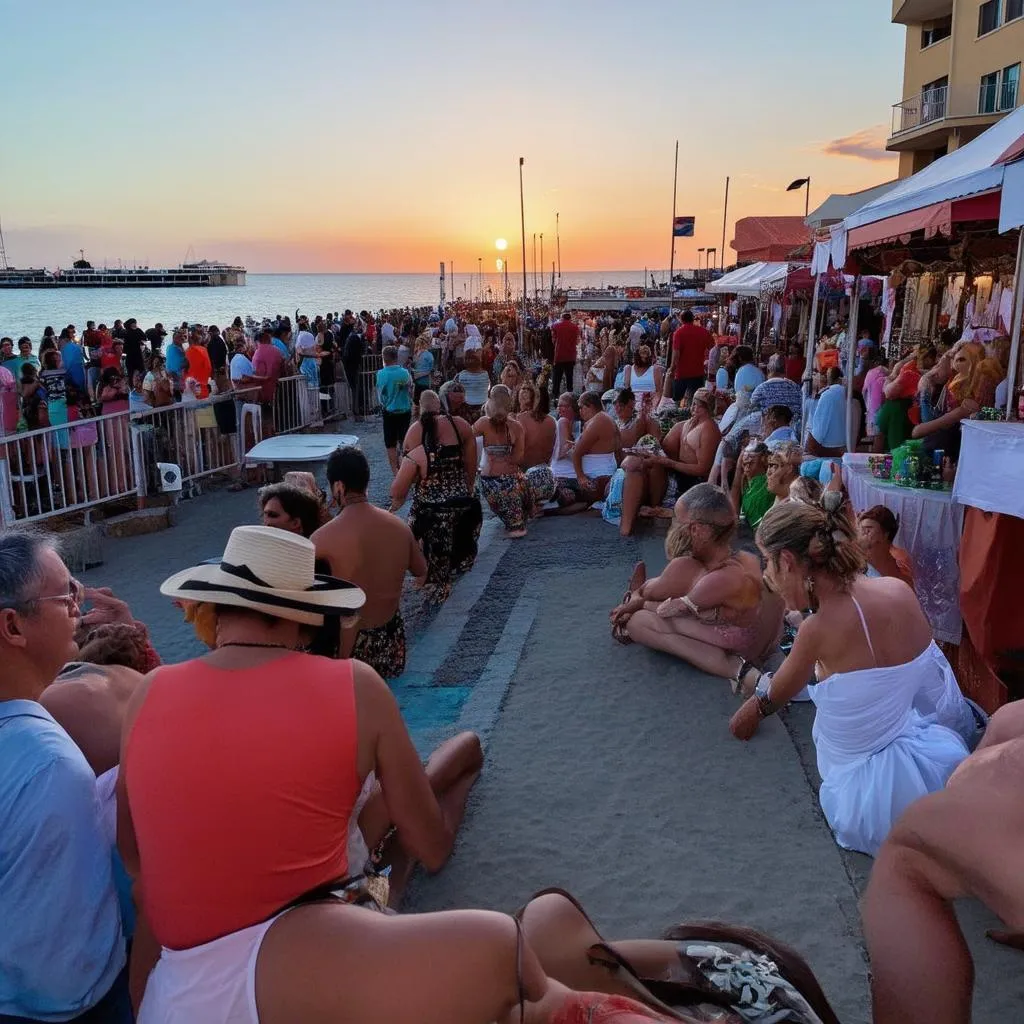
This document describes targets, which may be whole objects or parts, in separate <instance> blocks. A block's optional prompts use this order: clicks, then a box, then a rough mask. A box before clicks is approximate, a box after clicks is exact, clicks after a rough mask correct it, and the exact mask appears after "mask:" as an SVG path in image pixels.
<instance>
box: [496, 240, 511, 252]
mask: <svg viewBox="0 0 1024 1024" xmlns="http://www.w3.org/2000/svg"><path fill="white" fill-rule="evenodd" d="M494 248H495V249H497V250H498V252H504V251H505V250H506V249H507V248H508V242H506V241H505V239H504V238H496V239H495V240H494Z"/></svg>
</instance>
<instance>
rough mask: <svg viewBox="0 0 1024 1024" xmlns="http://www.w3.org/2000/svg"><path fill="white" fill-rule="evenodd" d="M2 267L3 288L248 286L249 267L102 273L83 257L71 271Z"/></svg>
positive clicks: (209, 264) (211, 264)
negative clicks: (247, 274) (246, 280)
mask: <svg viewBox="0 0 1024 1024" xmlns="http://www.w3.org/2000/svg"><path fill="white" fill-rule="evenodd" d="M5 264H6V261H4V265H0V288H217V287H222V286H225V285H244V284H245V273H246V271H245V267H234V266H231V265H229V264H227V263H219V262H217V261H211V260H200V261H199V262H198V263H183V264H182V265H181V266H180V267H174V268H171V269H168V270H150V268H149V267H127V268H118V269H116V270H112V269H109V268H106V267H104V268H103V269H102V270H99V269H97V268H95V267H93V266H92V264H91V263H89V262H88V260H86V259H85V258H84V256H83V258H82V259H78V260H75V262H74V264H73V265H72V267H71V269H70V270H60V269H58V270H54V271H50V270H45V269H43V268H41V267H28V268H18V267H8V266H6V265H5Z"/></svg>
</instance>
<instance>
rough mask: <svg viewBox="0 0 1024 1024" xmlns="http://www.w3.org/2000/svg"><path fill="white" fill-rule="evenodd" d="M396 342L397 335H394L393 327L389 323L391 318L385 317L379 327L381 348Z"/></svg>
mask: <svg viewBox="0 0 1024 1024" xmlns="http://www.w3.org/2000/svg"><path fill="white" fill-rule="evenodd" d="M397 340H398V335H397V334H396V333H395V325H394V324H393V323H392V322H391V317H390V316H387V315H385V317H384V322H383V323H382V324H381V325H380V343H381V347H382V348H387V347H388V345H394V344H395V342H396V341H397Z"/></svg>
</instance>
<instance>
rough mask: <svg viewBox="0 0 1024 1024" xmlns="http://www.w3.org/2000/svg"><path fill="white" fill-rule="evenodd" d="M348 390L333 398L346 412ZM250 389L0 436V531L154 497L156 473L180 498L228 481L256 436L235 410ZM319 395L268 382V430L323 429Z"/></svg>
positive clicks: (251, 399) (299, 381)
mask: <svg viewBox="0 0 1024 1024" xmlns="http://www.w3.org/2000/svg"><path fill="white" fill-rule="evenodd" d="M348 397H349V396H348V385H347V384H336V385H335V387H334V395H333V399H334V401H335V403H336V404H337V405H339V406H341V407H342V408H346V409H347V408H348ZM259 400H260V390H259V388H247V389H244V390H240V391H232V392H230V393H227V394H220V395H212V396H211V397H210V398H207V399H204V400H202V401H198V402H196V401H190V402H176V403H174V404H173V405H167V406H161V407H159V408H156V409H145V410H141V411H136V412H128V411H125V412H119V413H110V414H108V415H106V416H97V417H91V418H89V419H84V420H74V421H72V422H70V423H67V424H56V425H54V426H50V427H44V428H42V429H40V430H33V431H26V432H24V433H18V434H13V435H9V436H7V437H2V438H0V522H2V523H3V525H4V526H10V525H13V524H14V523H17V522H32V521H35V520H43V519H49V518H53V517H54V516H59V515H63V514H65V513H67V512H80V511H84V512H86V518H87V519H88V513H89V511H90V510H91V509H93V508H96V507H98V506H100V505H103V504H105V503H107V502H111V501H118V500H124V499H125V498H133V497H134V498H137V499H138V500H139V501H140V502H142V501H144V500H145V499H146V498H147V497H148V496H150V495H155V494H157V493H159V492H160V490H161V483H160V473H159V470H158V466H159V465H160V464H162V463H168V464H171V465H174V466H177V467H178V468H179V469H180V471H181V483H182V490H183V491H184V492H185V493H186V495H187V494H190V493H195V492H196V491H198V481H200V480H202V479H203V478H205V477H209V476H212V475H213V474H216V473H234V472H236V471H238V470H239V469H240V467H241V465H242V463H243V461H244V459H245V453H246V451H248V449H249V447H250V445H251V444H252V443H254V442H255V440H256V438H251V437H246V436H243V433H242V431H243V422H242V420H243V418H242V408H243V406H244V405H246V404H249V403H253V404H256V405H258V404H259ZM322 404H326V402H322V399H321V392H320V391H319V390H318V389H317V388H315V387H314V388H311V387H309V383H308V380H307V378H306V377H304V376H302V375H301V374H300V375H296V376H294V377H285V378H283V379H282V380H280V381H279V382H278V388H277V393H276V396H275V400H274V404H273V407H272V413H273V420H274V430H275V431H276V432H277V433H282V434H286V433H295V432H297V431H299V430H306V429H310V428H313V429H315V428H318V427H321V426H322V425H323V422H324V412H323V410H322V409H321V405H322Z"/></svg>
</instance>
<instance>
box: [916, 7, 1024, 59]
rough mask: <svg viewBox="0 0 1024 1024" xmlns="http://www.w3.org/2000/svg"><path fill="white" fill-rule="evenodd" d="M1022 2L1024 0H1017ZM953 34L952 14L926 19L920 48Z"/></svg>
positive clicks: (922, 29) (922, 28)
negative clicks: (934, 19)
mask: <svg viewBox="0 0 1024 1024" xmlns="http://www.w3.org/2000/svg"><path fill="white" fill-rule="evenodd" d="M1019 2H1020V3H1024V0H1019ZM952 34H953V15H952V14H947V15H946V16H945V17H944V18H939V19H938V21H928V22H925V24H924V25H922V26H921V49H922V50H923V49H924V48H925V47H926V46H932V45H934V44H935V43H939V42H941V41H942V40H943V39H948V38H949V37H950V36H951V35H952Z"/></svg>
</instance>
